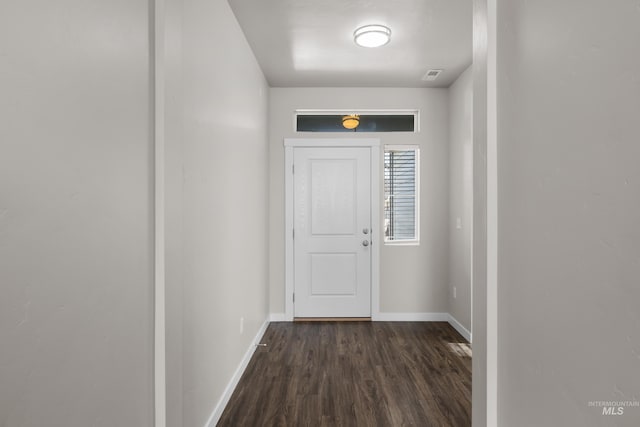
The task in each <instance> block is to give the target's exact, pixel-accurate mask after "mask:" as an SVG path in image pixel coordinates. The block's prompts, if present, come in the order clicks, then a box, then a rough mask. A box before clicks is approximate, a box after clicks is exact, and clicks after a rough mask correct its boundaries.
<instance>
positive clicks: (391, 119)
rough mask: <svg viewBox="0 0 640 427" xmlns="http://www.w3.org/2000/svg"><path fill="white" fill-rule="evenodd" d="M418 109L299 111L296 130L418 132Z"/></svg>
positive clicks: (296, 116)
mask: <svg viewBox="0 0 640 427" xmlns="http://www.w3.org/2000/svg"><path fill="white" fill-rule="evenodd" d="M417 116H418V112H417V111H410V110H406V111H391V112H384V111H367V110H365V111H360V112H358V111H356V112H353V111H351V112H349V111H323V110H304V111H302V110H299V111H296V114H295V130H296V132H417V130H418V129H417V124H418V119H417Z"/></svg>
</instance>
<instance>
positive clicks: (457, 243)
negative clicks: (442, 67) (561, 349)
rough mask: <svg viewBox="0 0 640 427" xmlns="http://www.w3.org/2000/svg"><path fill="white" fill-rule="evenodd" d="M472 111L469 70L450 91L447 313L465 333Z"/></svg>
mask: <svg viewBox="0 0 640 427" xmlns="http://www.w3.org/2000/svg"><path fill="white" fill-rule="evenodd" d="M472 111H473V69H472V67H471V66H469V68H467V69H466V70H465V71H464V72H463V73H462V74H461V75H460V77H458V79H457V80H456V81H455V82H454V83H453V84H452V85H451V87H449V283H448V284H449V295H448V298H449V300H448V307H449V309H448V312H449V314H451V315H452V316H453V317H455V318H456V320H457V321H458V322H460V323H461V324H462V326H464V327H465V328H466V329H467V330H468V331H471V233H472V229H473V224H472V220H473V212H472V210H473V206H472V204H473V130H472V125H473V117H472ZM458 219H459V220H460V223H459V224H458V223H457V221H458ZM458 225H459V227H458ZM454 287H455V297H454Z"/></svg>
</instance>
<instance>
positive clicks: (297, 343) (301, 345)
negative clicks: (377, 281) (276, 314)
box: [217, 322, 471, 427]
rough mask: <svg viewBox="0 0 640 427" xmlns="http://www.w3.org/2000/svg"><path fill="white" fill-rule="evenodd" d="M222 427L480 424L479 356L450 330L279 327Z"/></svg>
mask: <svg viewBox="0 0 640 427" xmlns="http://www.w3.org/2000/svg"><path fill="white" fill-rule="evenodd" d="M262 342H263V343H267V347H258V348H257V350H256V352H255V354H254V356H253V358H252V359H251V362H250V363H249V365H248V366H247V369H246V370H245V373H244V375H243V376H242V379H241V380H240V382H239V384H238V386H237V387H236V390H235V392H234V394H233V396H232V397H231V400H230V401H229V403H228V405H227V407H226V408H225V411H224V413H223V414H222V417H221V419H220V421H219V422H218V424H217V425H218V427H226V426H229V427H239V426H256V427H257V426H287V427H288V426H292V427H299V426H314V427H315V426H331V427H334V426H357V427H360V426H363V427H370V426H371V427H373V426H393V427H395V426H420V427H423V426H424V427H427V426H437V427H443V426H452V427H466V426H470V425H471V348H470V346H469V344H468V343H467V342H466V340H465V339H464V338H463V337H462V336H460V334H458V332H457V331H456V330H455V329H453V328H452V327H451V326H450V325H449V324H448V323H445V322H420V323H414V322H296V323H271V324H270V325H269V327H268V329H267V331H266V333H265V335H264V337H263V340H262Z"/></svg>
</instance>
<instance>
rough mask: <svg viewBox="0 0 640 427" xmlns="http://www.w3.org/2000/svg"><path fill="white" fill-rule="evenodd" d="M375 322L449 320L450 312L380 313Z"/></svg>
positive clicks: (374, 319)
mask: <svg viewBox="0 0 640 427" xmlns="http://www.w3.org/2000/svg"><path fill="white" fill-rule="evenodd" d="M371 320H373V321H375V322H448V321H449V313H378V314H376V315H374V316H373V317H372V318H371Z"/></svg>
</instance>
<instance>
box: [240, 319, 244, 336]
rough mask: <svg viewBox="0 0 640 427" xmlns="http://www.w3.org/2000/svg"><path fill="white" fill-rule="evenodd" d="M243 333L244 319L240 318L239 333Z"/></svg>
mask: <svg viewBox="0 0 640 427" xmlns="http://www.w3.org/2000/svg"><path fill="white" fill-rule="evenodd" d="M243 332H244V317H241V318H240V333H241V334H242V333H243Z"/></svg>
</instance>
